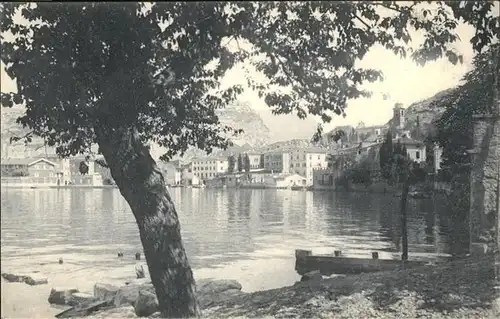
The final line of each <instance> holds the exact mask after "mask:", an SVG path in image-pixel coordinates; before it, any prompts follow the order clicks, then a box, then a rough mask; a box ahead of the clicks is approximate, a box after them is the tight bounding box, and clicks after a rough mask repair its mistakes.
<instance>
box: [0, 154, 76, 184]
mask: <svg viewBox="0 0 500 319" xmlns="http://www.w3.org/2000/svg"><path fill="white" fill-rule="evenodd" d="M1 171H2V184H26V185H31V184H32V185H40V184H41V185H46V186H58V185H64V183H65V182H66V183H67V182H68V181H70V179H71V172H70V169H69V160H68V159H59V158H54V159H52V158H51V159H47V158H40V157H38V158H8V159H2V161H1Z"/></svg>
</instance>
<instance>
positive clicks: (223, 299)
mask: <svg viewBox="0 0 500 319" xmlns="http://www.w3.org/2000/svg"><path fill="white" fill-rule="evenodd" d="M493 264H494V260H493V258H492V256H491V255H487V256H482V257H474V258H465V259H462V260H455V261H451V262H447V263H443V264H440V265H438V266H422V267H418V268H413V269H407V270H394V271H385V272H376V273H365V274H360V275H347V276H338V277H334V278H323V279H311V280H309V281H298V282H296V283H295V284H294V285H291V286H285V287H281V288H276V289H269V290H261V291H254V292H244V291H245V287H244V286H243V289H242V290H241V291H236V292H237V293H234V290H235V289H232V290H231V291H232V293H229V294H223V293H220V294H214V293H211V294H210V297H209V298H208V300H207V299H206V298H202V299H201V300H200V303H201V307H202V317H203V318H234V317H239V318H242V317H243V318H255V317H258V318H352V319H354V318H356V319H358V318H420V317H423V318H498V317H499V316H500V311H499V309H500V301H499V300H492V291H493V288H492V280H491V279H493V277H492V276H493V274H494V272H493ZM204 280H206V279H197V284H198V286H200V285H201V286H203V284H202V282H203V281H204ZM222 281H224V280H222ZM226 281H227V280H226ZM229 281H230V280H229ZM21 285H22V284H16V283H6V282H4V280H3V279H2V291H3V292H4V294H2V309H3V310H4V311H3V312H4V315H7V316H6V317H5V318H7V317H8V318H14V317H17V316H12V315H9V314H7V313H5V310H6V308H4V307H5V304H4V298H5V297H4V296H5V295H6V294H9V296H12V295H11V292H12V290H17V292H19V294H17V295H19V296H21V298H22V299H23V301H24V305H25V304H26V302H28V303H29V304H32V305H33V306H35V307H36V305H37V303H39V302H36V300H37V298H42V297H43V300H42V302H44V304H45V305H46V306H47V307H50V308H51V311H52V312H51V314H48V313H45V315H49V316H50V315H55V313H58V312H61V311H62V310H61V309H60V308H56V307H53V306H49V305H48V302H47V299H46V298H47V297H48V293H49V291H50V288H51V287H52V286H53V285H52V284H49V285H41V286H31V287H30V286H27V285H25V286H24V287H23V286H21ZM12 287H15V288H13V289H10V288H12ZM9 290H11V291H10V292H9ZM29 290H31V293H27V291H29ZM236 290H237V289H236ZM33 291H37V292H38V293H33ZM23 292H24V293H23ZM40 292H43V293H42V294H40ZM495 304H497V305H498V306H497V307H496V308H495V307H494V305H495ZM32 310H34V312H33V313H36V314H38V316H35V317H33V316H31V317H32V318H47V316H44V313H43V311H38V312H36V311H37V310H42V309H32ZM22 317H26V316H23V315H21V316H19V317H18V318H22ZM87 318H92V319H97V318H137V316H136V315H135V313H134V307H133V306H131V305H125V306H120V307H118V308H112V309H107V310H103V311H97V312H95V313H92V314H90V315H89V316H87ZM149 318H160V314H159V313H158V312H156V313H154V314H153V315H151V316H150V317H149Z"/></svg>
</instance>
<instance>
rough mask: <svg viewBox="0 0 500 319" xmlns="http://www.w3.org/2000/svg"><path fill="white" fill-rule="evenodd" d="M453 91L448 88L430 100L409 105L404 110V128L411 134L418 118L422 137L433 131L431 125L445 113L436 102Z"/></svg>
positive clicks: (389, 123)
mask: <svg viewBox="0 0 500 319" xmlns="http://www.w3.org/2000/svg"><path fill="white" fill-rule="evenodd" d="M453 90H455V88H449V89H446V90H443V91H441V92H438V93H437V94H435V95H433V96H432V97H430V98H427V99H424V100H421V101H418V102H414V103H412V104H410V105H409V106H408V107H407V108H406V115H405V118H406V125H405V128H406V129H407V130H410V131H412V132H413V131H415V129H416V127H417V118H418V121H419V122H420V130H421V133H422V134H423V135H424V136H425V135H426V134H427V133H429V132H430V131H432V130H433V129H434V126H433V124H432V123H433V122H434V121H435V120H437V119H438V118H439V117H440V116H441V115H442V114H443V112H444V111H445V110H444V108H442V107H440V105H439V103H436V102H439V100H440V99H442V98H443V97H445V96H446V95H448V94H450V93H451V92H453ZM391 122H392V120H389V122H387V124H388V125H391Z"/></svg>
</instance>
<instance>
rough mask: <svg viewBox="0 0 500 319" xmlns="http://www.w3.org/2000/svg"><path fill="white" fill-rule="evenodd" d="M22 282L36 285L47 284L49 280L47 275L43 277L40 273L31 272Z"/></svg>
mask: <svg viewBox="0 0 500 319" xmlns="http://www.w3.org/2000/svg"><path fill="white" fill-rule="evenodd" d="M24 282H25V283H27V284H28V285H30V286H38V285H45V284H48V283H49V281H48V279H47V277H43V276H42V275H38V274H32V275H29V276H25V277H24Z"/></svg>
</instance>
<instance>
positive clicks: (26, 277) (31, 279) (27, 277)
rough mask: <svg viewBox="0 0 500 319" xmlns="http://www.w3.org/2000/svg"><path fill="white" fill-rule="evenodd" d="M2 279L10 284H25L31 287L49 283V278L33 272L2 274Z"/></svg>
mask: <svg viewBox="0 0 500 319" xmlns="http://www.w3.org/2000/svg"><path fill="white" fill-rule="evenodd" d="M2 278H4V279H5V280H6V281H8V282H24V283H26V284H28V285H30V286H37V285H44V284H47V283H48V280H47V277H45V276H43V275H41V274H39V273H37V272H31V273H27V274H13V273H6V272H4V273H2Z"/></svg>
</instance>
